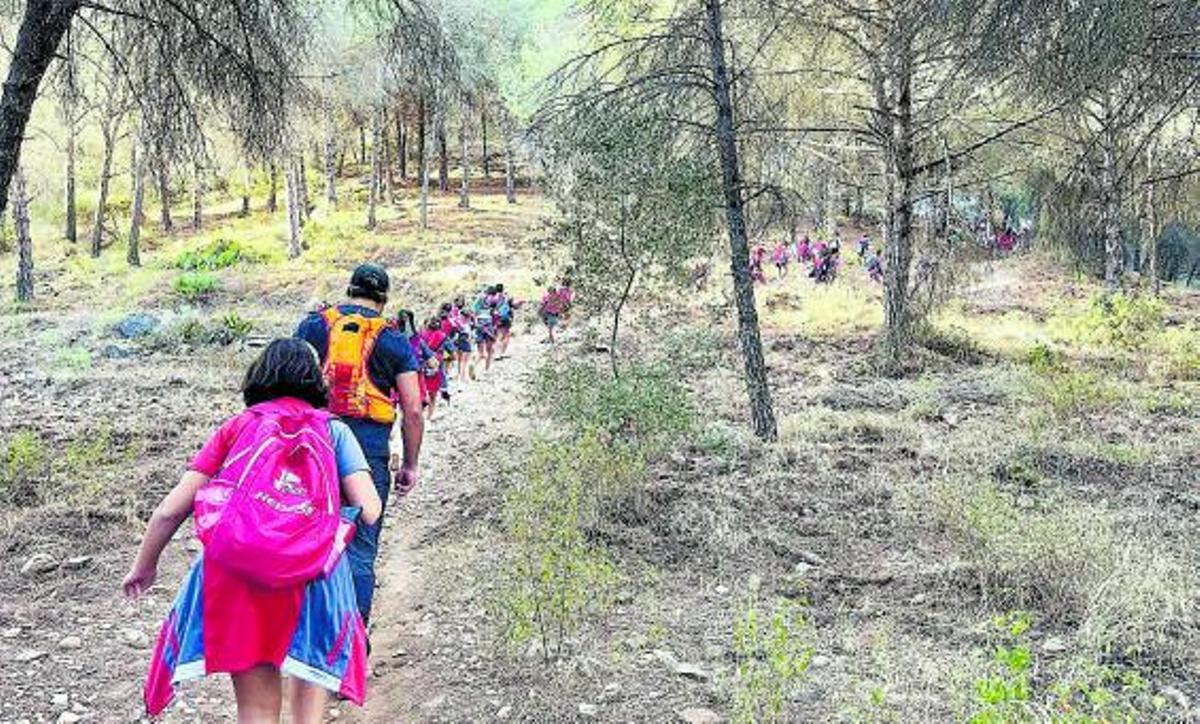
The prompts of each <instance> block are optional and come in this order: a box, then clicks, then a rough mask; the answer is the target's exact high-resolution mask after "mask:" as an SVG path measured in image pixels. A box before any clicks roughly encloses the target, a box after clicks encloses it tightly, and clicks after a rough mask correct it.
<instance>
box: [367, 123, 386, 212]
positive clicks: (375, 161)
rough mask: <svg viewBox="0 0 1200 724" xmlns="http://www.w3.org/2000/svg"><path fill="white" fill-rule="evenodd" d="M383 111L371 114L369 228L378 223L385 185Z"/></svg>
mask: <svg viewBox="0 0 1200 724" xmlns="http://www.w3.org/2000/svg"><path fill="white" fill-rule="evenodd" d="M382 115H383V114H382V111H380V110H379V109H378V108H376V109H375V110H374V112H373V113H372V114H371V176H370V190H369V193H368V194H367V228H368V229H372V230H373V229H374V228H375V227H376V226H377V225H378V220H377V219H376V217H375V210H376V206H378V204H379V192H380V187H381V186H383V182H382V174H381V173H380V168H379V166H380V161H381V159H380V153H379V151H380V149H379V138H380V135H381V133H382V126H383V120H382V118H381V116H382Z"/></svg>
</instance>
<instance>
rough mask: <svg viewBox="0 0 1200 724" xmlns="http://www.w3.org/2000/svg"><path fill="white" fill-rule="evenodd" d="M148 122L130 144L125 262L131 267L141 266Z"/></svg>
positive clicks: (140, 126) (139, 126) (140, 128)
mask: <svg viewBox="0 0 1200 724" xmlns="http://www.w3.org/2000/svg"><path fill="white" fill-rule="evenodd" d="M145 138H146V122H145V120H142V121H141V122H140V124H139V125H138V134H137V138H135V139H134V141H133V143H132V144H130V151H129V169H130V172H131V173H132V175H133V177H132V184H133V201H132V205H131V208H130V214H129V247H128V249H127V250H126V252H125V260H126V261H127V262H129V266H141V265H142V255H141V251H140V249H139V244H140V242H141V238H142V221H143V218H142V217H143V216H144V212H143V207H144V203H145V199H146V168H145V166H146V150H145Z"/></svg>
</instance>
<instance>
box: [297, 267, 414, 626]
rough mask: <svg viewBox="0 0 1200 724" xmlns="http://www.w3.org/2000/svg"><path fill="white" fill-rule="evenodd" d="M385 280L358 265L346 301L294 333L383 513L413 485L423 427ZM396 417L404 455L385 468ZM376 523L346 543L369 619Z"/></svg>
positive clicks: (407, 350)
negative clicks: (309, 349) (315, 362)
mask: <svg viewBox="0 0 1200 724" xmlns="http://www.w3.org/2000/svg"><path fill="white" fill-rule="evenodd" d="M389 287H390V281H389V279H388V274H387V272H386V271H385V270H384V269H383V268H382V267H380V266H377V265H375V264H363V265H361V266H359V267H358V268H357V269H355V270H354V273H353V275H352V276H351V277H350V285H349V287H348V288H347V290H346V296H347V297H348V299H347V300H346V301H345V302H344V303H342V304H339V305H337V306H333V307H328V308H325V309H321V310H318V311H316V312H313V313H311V314H309V315H308V316H307V317H305V319H304V321H302V322H301V323H300V326H299V328H298V329H297V330H296V336H297V337H299V338H301V339H303V340H305V341H307V342H308V343H309V344H311V345H312V346H313V347H314V348H315V349H316V350H317V354H318V356H319V357H320V360H321V365H322V370H323V373H324V375H325V379H326V381H327V382H328V384H329V410H330V412H333V413H334V414H336V415H338V416H339V417H341V419H342V420H343V421H345V423H346V424H347V426H349V428H350V430H351V431H352V432H353V433H354V437H355V438H357V440H358V442H359V444H360V445H362V449H363V453H365V454H366V457H367V462H368V463H369V464H370V467H371V478H372V479H373V481H374V483H375V489H376V491H377V492H378V493H379V498H380V500H381V501H382V503H383V509H384V511H385V512H386V509H387V501H388V492H389V490H390V488H391V487H393V485H394V487H395V488H396V492H397V493H398V494H400V495H402V496H403V495H406V494H407V493H408V492H409V491H410V490H412V488H413V486H415V485H416V484H417V479H418V473H417V458H418V455H419V454H420V451H421V439H422V437H423V435H424V431H425V423H424V419H423V417H422V413H421V382H420V379H419V377H418V372H417V370H418V367H419V364H418V361H417V359H416V357H415V356H414V355H413V350H412V347H411V346H410V345H409V342H408V340H407V339H405V338H404V337H403V335H401V334H400V333H399V332H398V331H397V330H396V329H395V328H394V327H393V326H392V325H390V324H389V323H388V321H387V319H385V318H384V316H383V314H382V312H383V308H384V307H385V306H386V305H387V301H388V289H389ZM396 422H399V429H400V435H401V438H402V442H403V456H402V458H401V462H400V464H399V465H397V466H394V468H395V469H390V468H391V467H393V466H389V460H390V440H391V437H392V429H393V425H394V423H396ZM382 527H383V518H382V516H381V517H380V519H379V521H378V522H376V523H374V524H372V525H361V526H359V528H358V530H357V532H356V534H355V536H354V539H353V540H352V541H351V543H350V546H349V548H348V549H347V557H348V558H349V559H350V567H351V571H352V572H353V574H354V588H355V592H356V594H357V596H358V608H359V611H361V613H362V617H363V620H364V621H369V619H370V616H371V602H372V599H373V598H374V596H375V560H376V558H377V557H378V555H379V538H380V531H381V529H382Z"/></svg>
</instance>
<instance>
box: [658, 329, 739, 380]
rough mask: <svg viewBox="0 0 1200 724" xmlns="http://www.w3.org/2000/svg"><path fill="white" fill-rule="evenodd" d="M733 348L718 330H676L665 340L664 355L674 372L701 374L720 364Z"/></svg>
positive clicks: (666, 336) (663, 341)
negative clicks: (730, 348) (730, 347)
mask: <svg viewBox="0 0 1200 724" xmlns="http://www.w3.org/2000/svg"><path fill="white" fill-rule="evenodd" d="M729 346H730V343H729V341H728V340H726V339H725V336H724V335H723V334H722V333H721V330H720V329H719V328H718V327H715V326H711V325H709V326H703V327H675V328H673V329H672V331H670V332H668V333H667V334H666V335H665V337H664V338H663V339H662V351H661V355H662V356H663V358H664V364H665V365H667V366H669V367H671V368H673V369H676V370H679V371H680V372H699V371H704V370H709V369H712V368H713V367H716V366H718V365H720V364H721V360H722V358H723V357H724V356H725V355H726V354H727V350H728V349H729Z"/></svg>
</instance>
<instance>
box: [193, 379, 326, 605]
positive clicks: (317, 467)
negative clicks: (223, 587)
mask: <svg viewBox="0 0 1200 724" xmlns="http://www.w3.org/2000/svg"><path fill="white" fill-rule="evenodd" d="M289 403H290V404H289ZM241 417H242V418H243V421H242V424H241V426H240V429H238V432H237V437H236V439H235V441H234V443H233V445H231V446H230V448H229V452H228V454H227V455H226V456H225V462H224V464H223V465H222V466H221V470H220V471H219V472H218V473H217V474H216V475H214V476H213V477H212V479H211V480H209V481H208V483H206V484H205V485H203V486H202V487H201V488H200V490H199V491H198V492H197V493H196V501H195V504H194V507H193V512H194V514H195V521H196V536H197V537H198V538H199V539H200V542H201V543H203V544H204V555H205V557H206V558H207V559H208V560H210V561H212V562H214V563H218V564H220V565H221V567H223V568H225V569H227V570H230V571H232V572H234V573H237V574H239V575H241V576H242V577H243V578H246V579H248V580H251V581H253V582H255V583H258V584H260V585H264V586H270V587H283V586H289V585H294V584H298V583H304V582H307V581H311V580H313V579H315V578H318V577H320V576H321V574H322V573H324V572H328V570H329V569H330V568H331V567H332V565H333V563H335V562H336V559H337V555H338V553H340V551H339V550H337V546H336V545H335V539H339V538H341V536H339V535H338V534H339V524H340V516H339V511H340V507H341V491H340V487H339V479H338V473H337V461H336V458H335V456H334V451H333V441H332V438H331V436H330V433H329V420H330V415H329V413H328V412H325V411H323V410H317V409H315V408H311V407H308V406H307V405H304V406H303V407H302V406H301V405H300V404H298V403H296V402H294V401H290V400H289V401H284V400H273V401H271V402H263V403H260V404H257V405H254V406H253V407H249V408H247V409H246V410H245V412H243V413H242V415H241Z"/></svg>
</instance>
